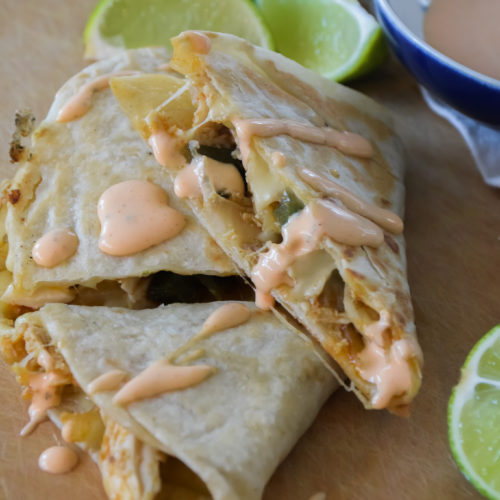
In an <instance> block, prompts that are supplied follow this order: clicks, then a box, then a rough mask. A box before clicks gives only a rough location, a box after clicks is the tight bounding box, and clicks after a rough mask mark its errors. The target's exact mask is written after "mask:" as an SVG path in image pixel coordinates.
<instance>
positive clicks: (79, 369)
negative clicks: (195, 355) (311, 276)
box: [15, 302, 336, 500]
mask: <svg viewBox="0 0 500 500" xmlns="http://www.w3.org/2000/svg"><path fill="white" fill-rule="evenodd" d="M222 304H223V303H222V302H214V303H209V304H190V305H184V304H172V305H169V306H165V307H159V308H156V309H150V310H142V311H131V310H127V309H122V308H106V307H83V306H71V305H64V304H49V305H47V306H45V307H43V308H42V309H40V310H39V311H37V312H35V313H30V314H26V315H24V316H22V317H21V318H19V319H18V320H17V322H16V325H15V330H16V331H17V332H22V331H23V330H25V329H26V327H27V326H28V327H29V325H30V324H31V325H34V326H36V327H37V328H38V329H43V330H44V333H43V334H41V336H42V337H43V338H45V339H46V340H47V339H48V344H49V345H51V346H53V348H55V349H56V351H57V352H58V353H60V354H61V355H62V357H63V358H64V361H65V363H66V364H67V366H68V368H69V370H70V371H71V373H72V375H73V377H74V378H75V380H76V382H77V384H78V385H79V386H80V387H81V388H82V389H84V390H85V388H86V387H87V386H88V384H89V383H90V382H91V381H92V380H93V379H95V378H96V377H98V376H99V375H102V374H103V373H105V372H107V371H108V370H111V369H120V370H123V371H125V372H127V373H129V374H130V376H131V377H133V376H134V375H137V374H138V373H139V372H141V371H142V370H144V369H145V368H146V367H147V366H149V365H150V364H151V363H153V362H155V361H157V360H158V359H161V358H162V357H164V356H168V355H169V354H172V353H173V352H174V351H175V350H176V349H177V348H178V347H180V346H181V345H183V344H184V343H185V342H186V341H187V340H188V339H190V338H191V337H192V336H193V335H195V334H196V333H197V332H198V331H199V330H200V329H201V326H202V324H203V322H204V321H205V320H206V319H207V317H208V316H209V315H210V313H212V312H213V311H214V310H215V309H217V308H218V307H220V306H221V305H222ZM245 305H247V306H248V307H249V308H250V309H251V310H252V315H251V318H250V320H249V321H248V322H247V323H244V324H242V325H240V326H237V327H235V328H230V329H228V330H224V331H220V332H218V333H215V334H214V335H212V336H211V337H209V338H207V339H205V340H202V341H200V342H199V343H197V344H196V346H195V347H194V348H193V349H203V350H204V355H203V357H201V358H200V359H199V360H196V361H193V362H191V363H190V364H198V363H200V364H208V365H211V366H214V367H216V368H217V371H216V373H215V374H214V375H212V376H211V377H210V378H208V379H206V380H205V381H204V382H202V383H200V384H199V385H197V386H194V387H191V388H189V389H186V390H181V391H176V392H172V393H165V394H163V395H160V396H158V397H154V398H150V399H145V400H142V401H139V402H135V403H132V404H130V405H129V406H128V407H125V408H124V407H120V406H117V405H115V404H114V403H113V402H112V397H113V395H114V393H115V391H108V392H101V393H97V394H95V395H92V396H91V398H92V399H93V401H94V402H95V403H96V404H97V406H98V407H99V408H100V409H101V411H102V412H103V413H104V414H105V415H106V416H107V417H109V418H110V419H111V420H112V421H114V422H116V423H117V424H119V426H122V427H124V428H125V429H128V431H131V432H132V434H133V435H135V437H136V438H137V439H139V440H140V441H141V442H143V443H145V444H146V445H147V446H149V447H151V448H153V449H156V450H159V451H161V452H164V453H166V454H167V455H169V456H173V457H177V458H178V459H179V460H181V461H182V462H183V463H184V464H185V465H187V466H188V467H189V468H190V469H191V470H192V471H193V472H195V473H196V474H197V475H198V476H199V477H200V478H201V479H202V480H203V482H204V483H205V485H206V486H207V488H208V490H209V491H210V493H211V495H212V497H213V498H214V500H234V499H236V498H241V499H245V500H252V499H258V498H260V497H261V495H262V491H263V488H264V486H265V484H266V482H267V481H268V479H269V477H270V476H271V474H272V472H273V471H274V469H275V468H276V467H277V465H278V464H279V462H280V461H281V460H283V458H284V457H285V456H286V454H287V453H288V452H289V451H290V449H291V448H292V446H293V445H294V444H295V442H296V441H297V439H298V438H299V436H300V435H301V434H302V433H303V432H304V431H305V430H306V428H307V427H308V426H309V425H310V424H311V423H312V420H313V419H314V417H315V416H316V414H317V412H318V411H319V409H320V407H321V405H322V404H323V402H324V401H325V399H326V398H327V397H328V395H329V394H330V393H331V392H332V391H333V389H334V388H335V387H336V382H335V379H334V377H333V376H332V374H331V372H330V371H329V370H328V369H327V368H326V367H325V362H324V360H323V359H322V357H321V354H320V353H318V351H317V348H315V347H314V346H313V345H312V343H311V341H309V340H308V339H306V338H304V337H303V336H300V335H298V334H297V332H295V331H293V330H291V329H290V328H289V327H288V326H284V325H283V323H281V322H280V321H279V320H278V319H276V318H275V317H274V315H273V314H271V313H269V312H263V311H259V310H257V309H256V308H255V306H254V305H253V304H252V303H245ZM46 344H47V342H46ZM179 361H180V362H181V361H182V359H180V360H179ZM129 448H130V447H129ZM108 466H109V464H108ZM167 467H168V461H167ZM105 482H106V478H105Z"/></svg>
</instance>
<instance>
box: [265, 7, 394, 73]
mask: <svg viewBox="0 0 500 500" xmlns="http://www.w3.org/2000/svg"><path fill="white" fill-rule="evenodd" d="M309 5H310V6H311V7H313V8H314V12H323V15H322V16H320V19H321V20H319V19H315V20H314V21H313V22H314V23H315V24H316V23H317V22H320V23H321V24H320V25H318V26H317V29H316V30H313V31H312V32H310V33H308V34H307V35H306V36H307V37H309V36H316V35H314V33H315V34H319V36H320V37H321V36H322V35H321V33H322V32H326V33H328V35H329V36H331V35H332V34H336V33H338V34H339V35H341V36H344V35H343V34H342V33H343V30H344V25H343V24H341V23H342V21H341V20H342V19H343V18H344V16H345V17H347V18H350V19H352V21H353V26H354V25H355V26H356V44H355V45H354V44H353V46H352V47H351V53H350V54H349V55H348V57H347V59H344V53H343V52H344V50H345V48H344V49H341V50H342V51H341V52H336V49H334V48H333V47H334V46H335V41H334V40H332V45H331V48H323V49H321V50H322V52H323V53H324V55H323V56H322V60H323V61H322V62H321V63H319V64H318V58H317V56H316V54H318V52H317V49H315V42H314V41H313V40H311V41H310V48H309V54H310V56H308V55H307V54H306V53H304V48H303V47H304V45H298V44H297V42H296V40H297V39H296V38H293V40H289V39H287V37H288V34H289V30H288V29H285V28H286V26H287V24H286V23H287V20H288V19H291V20H294V21H293V22H295V20H296V19H298V18H302V17H304V16H306V14H307V13H308V12H309V11H310V10H309ZM257 6H258V7H259V8H260V9H261V11H262V13H263V16H264V20H265V21H267V23H268V26H269V28H270V30H271V33H272V35H273V37H274V41H275V44H276V47H277V50H278V51H279V52H281V53H283V54H284V55H285V56H287V57H290V58H291V59H295V60H296V61H297V62H299V63H300V64H302V65H304V66H306V67H308V68H309V69H312V70H314V71H316V72H318V73H320V74H321V75H322V76H324V77H326V78H329V79H332V80H336V81H346V80H352V79H354V78H359V77H361V76H363V75H365V74H366V73H369V72H370V71H372V70H373V69H375V68H376V67H377V66H379V65H380V64H381V63H382V62H383V61H385V60H386V58H387V56H388V54H389V51H388V48H387V45H386V43H385V38H384V36H383V32H382V30H381V28H380V26H379V25H378V23H377V21H376V20H375V18H374V17H373V16H372V15H371V14H369V13H368V12H367V11H366V10H365V9H364V8H363V7H362V6H361V5H360V3H359V2H358V1H357V0H329V1H327V0H321V1H317V2H311V4H308V2H307V0H303V1H301V0H294V1H291V2H290V3H288V2H287V1H286V0H257ZM283 9H285V11H283ZM331 9H332V10H331ZM341 12H342V13H341ZM301 13H302V15H301ZM337 16H340V17H337ZM313 18H314V15H313ZM326 19H332V22H334V23H336V24H335V25H328V24H326V23H327V21H326ZM334 19H336V21H334ZM303 22H306V21H305V20H304V21H303ZM299 26H303V25H298V26H297V27H299ZM301 29H302V28H301ZM305 33H307V31H306V32H305ZM311 33H313V34H312V35H311ZM299 36H300V35H299ZM334 38H335V37H334ZM307 39H308V38H306V40H307ZM290 44H291V45H290ZM299 47H300V48H299ZM320 53H321V52H320ZM311 56H312V59H311ZM332 56H333V57H332Z"/></svg>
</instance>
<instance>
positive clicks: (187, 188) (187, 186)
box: [174, 161, 203, 200]
mask: <svg viewBox="0 0 500 500" xmlns="http://www.w3.org/2000/svg"><path fill="white" fill-rule="evenodd" d="M200 184H201V181H200V179H199V178H198V175H197V172H196V163H194V161H193V162H191V163H190V164H189V165H186V166H185V167H184V168H183V169H182V170H181V171H180V172H179V173H178V174H177V176H176V177H175V181H174V193H175V195H176V196H178V197H179V198H190V199H192V200H196V199H199V198H201V197H202V195H203V193H202V191H201V185H200Z"/></svg>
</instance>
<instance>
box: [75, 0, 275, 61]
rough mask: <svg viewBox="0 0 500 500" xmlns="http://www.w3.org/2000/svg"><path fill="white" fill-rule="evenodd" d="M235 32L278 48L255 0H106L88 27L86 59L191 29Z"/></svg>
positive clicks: (164, 39)
mask: <svg viewBox="0 0 500 500" xmlns="http://www.w3.org/2000/svg"><path fill="white" fill-rule="evenodd" d="M191 29H193V30H209V31H219V32H222V33H231V34H233V35H237V36H240V37H242V38H245V39H247V40H249V41H250V42H252V43H254V44H256V45H261V46H262V47H266V48H272V46H273V43H272V38H271V35H270V33H269V30H268V29H267V28H266V25H265V23H264V22H263V20H262V18H261V16H260V14H259V12H258V10H257V9H256V7H255V6H254V5H253V3H252V2H251V1H250V0H189V1H187V0H101V2H100V3H99V4H98V5H97V7H96V8H95V10H94V12H93V13H92V14H91V16H90V18H89V20H88V21H87V25H86V27H85V31H84V35H83V36H84V42H85V57H88V58H93V59H100V58H103V57H108V56H110V55H112V54H113V53H115V52H116V50H117V49H123V48H127V49H133V48H137V47H146V46H161V45H163V46H166V47H171V46H170V38H172V37H173V36H176V35H178V34H179V33H180V32H181V31H185V30H191Z"/></svg>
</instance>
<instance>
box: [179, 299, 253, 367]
mask: <svg viewBox="0 0 500 500" xmlns="http://www.w3.org/2000/svg"><path fill="white" fill-rule="evenodd" d="M251 314H252V313H251V311H250V309H248V307H247V306H246V305H244V304H240V303H238V302H230V303H229V304H224V305H222V306H220V307H219V308H217V309H216V310H215V311H213V312H212V314H210V316H209V317H208V318H207V319H206V320H205V322H204V323H203V326H202V327H201V330H200V331H199V332H198V333H197V334H196V335H195V336H194V337H192V338H191V339H189V340H188V341H187V342H186V343H185V344H184V345H182V346H181V347H179V349H177V350H176V351H175V352H174V354H172V356H170V361H173V360H175V359H176V358H178V357H179V356H181V355H182V354H183V353H185V352H186V351H188V350H189V349H190V348H191V347H193V345H195V344H196V343H197V342H199V341H200V340H203V339H205V338H208V337H209V336H210V335H212V334H214V333H217V332H220V331H222V330H228V329H229V328H234V327H235V326H239V325H242V324H244V323H246V322H247V321H248V320H249V319H250V316H251Z"/></svg>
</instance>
